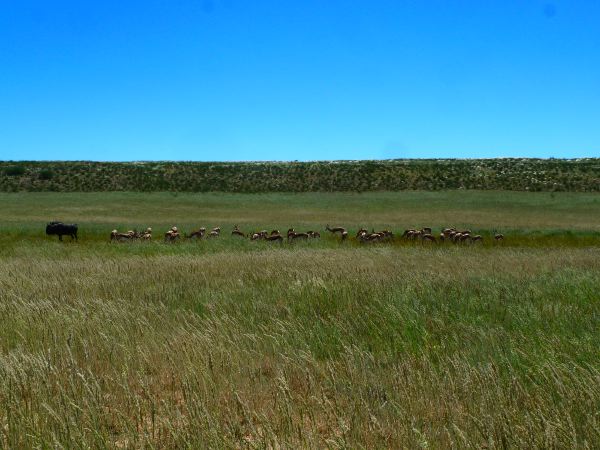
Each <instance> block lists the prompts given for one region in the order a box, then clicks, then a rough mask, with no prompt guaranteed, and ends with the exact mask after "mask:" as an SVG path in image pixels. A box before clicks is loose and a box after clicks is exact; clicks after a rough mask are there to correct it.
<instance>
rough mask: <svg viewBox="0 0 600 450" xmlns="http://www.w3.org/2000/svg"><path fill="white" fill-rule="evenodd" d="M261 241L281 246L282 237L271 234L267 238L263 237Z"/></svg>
mask: <svg viewBox="0 0 600 450" xmlns="http://www.w3.org/2000/svg"><path fill="white" fill-rule="evenodd" d="M263 239H264V240H265V241H269V242H279V243H280V244H283V236H282V235H281V234H271V235H269V236H265V237H264V238H263Z"/></svg>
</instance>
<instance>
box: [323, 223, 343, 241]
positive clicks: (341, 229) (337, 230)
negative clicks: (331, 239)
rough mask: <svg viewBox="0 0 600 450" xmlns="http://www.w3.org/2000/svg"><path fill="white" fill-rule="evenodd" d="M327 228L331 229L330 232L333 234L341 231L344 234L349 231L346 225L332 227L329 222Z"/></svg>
mask: <svg viewBox="0 0 600 450" xmlns="http://www.w3.org/2000/svg"><path fill="white" fill-rule="evenodd" d="M325 230H327V231H329V232H331V233H333V234H335V233H341V234H342V236H343V235H344V233H346V234H347V233H348V232H347V231H346V229H345V228H344V227H333V228H330V227H329V224H327V226H326V227H325ZM342 239H344V238H343V237H342Z"/></svg>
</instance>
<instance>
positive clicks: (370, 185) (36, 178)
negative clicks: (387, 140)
mask: <svg viewBox="0 0 600 450" xmlns="http://www.w3.org/2000/svg"><path fill="white" fill-rule="evenodd" d="M446 189H480V190H481V189H492V190H517V191H570V192H600V158H586V159H577V160H564V159H477V160H458V159H452V160H384V161H332V162H325V161H321V162H260V163H259V162H256V163H239V162H234V163H227V162H130V163H100V162H26V161H19V162H11V161H4V162H0V191H2V192H18V191H56V192H101V191H141V192H150V191H179V192H328V191H329V192H331V191H343V192H365V191H401V190H434V191H435V190H446Z"/></svg>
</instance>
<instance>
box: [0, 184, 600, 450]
mask: <svg viewBox="0 0 600 450" xmlns="http://www.w3.org/2000/svg"><path fill="white" fill-rule="evenodd" d="M54 218H56V219H60V220H65V221H69V222H77V223H79V226H80V242H79V243H77V244H71V243H69V242H68V238H67V241H66V242H65V243H63V244H61V243H58V242H56V240H55V238H54V239H51V238H47V237H45V236H44V235H43V229H44V224H45V222H47V221H48V220H52V219H54ZM326 223H330V224H331V225H333V224H336V225H337V224H341V225H345V226H348V227H350V228H351V229H356V228H358V227H359V226H363V225H365V226H368V227H374V228H376V229H377V228H383V227H386V228H393V229H394V230H395V231H398V230H402V229H404V228H408V227H413V226H426V225H429V226H432V227H441V226H446V225H455V226H458V227H461V226H467V227H470V228H472V229H474V230H477V231H478V232H481V233H483V234H484V235H485V236H488V237H489V235H490V234H491V233H493V232H494V231H495V230H497V231H500V232H502V233H504V234H505V235H506V236H507V239H506V242H505V243H504V244H502V245H495V244H493V243H492V242H487V243H485V244H484V245H481V246H479V245H473V246H453V245H446V246H421V245H416V244H410V243H400V242H397V243H394V244H391V245H376V246H369V247H365V246H360V245H358V244H356V243H354V242H348V243H347V245H340V243H339V242H338V241H337V240H335V239H333V238H332V237H330V236H326V235H325V234H324V233H323V239H322V240H321V241H320V242H309V243H305V244H299V245H287V244H284V245H283V246H274V245H267V244H266V243H251V242H248V241H246V240H240V239H234V238H232V237H231V236H229V231H230V227H231V226H232V225H233V224H239V225H240V227H241V228H243V229H262V228H268V229H271V228H280V229H287V227H289V226H296V227H297V228H300V229H304V228H307V229H308V228H313V229H321V230H322V228H323V227H324V225H325V224H326ZM172 225H177V226H179V227H180V228H182V229H183V230H186V231H187V230H190V229H191V228H197V227H199V226H207V227H208V226H217V225H220V226H221V227H222V228H223V231H224V236H222V237H221V238H219V239H218V240H216V241H212V242H210V241H202V242H195V243H190V242H182V243H180V244H175V245H167V244H162V243H160V242H152V243H149V244H133V245H127V244H124V245H111V244H109V243H108V242H107V241H108V233H109V232H110V230H111V229H113V228H115V227H117V228H122V229H126V228H131V227H137V228H139V229H141V228H143V227H146V226H152V227H153V228H154V229H155V230H157V231H159V230H165V229H166V228H168V227H170V226H172ZM255 244H256V245H255ZM598 286H600V199H599V198H598V195H594V194H575V193H555V194H550V193H517V192H511V193H506V192H471V191H466V192H465V191H450V192H440V193H427V192H402V193H369V194H264V195H242V194H178V195H174V194H168V193H156V194H133V193H99V194H51V193H29V194H0V447H6V448H35V447H42V448H54V447H61V446H63V447H68V448H71V447H92V448H107V447H108V448H130V447H133V448H140V447H158V448H164V447H167V448H186V447H187V448H199V447H249V448H264V447H277V446H281V447H294V448H297V447H315V448H316V447H329V448H338V447H339V448H361V447H364V448H382V447H392V448H402V447H405V448H419V447H420V448H427V447H429V448H440V447H455V448H465V447H475V448H482V447H487V448H517V447H518V448H552V447H555V448H564V447H579V448H598V447H599V446H600V413H599V412H598V411H600V332H599V331H598V330H600V295H599V289H598Z"/></svg>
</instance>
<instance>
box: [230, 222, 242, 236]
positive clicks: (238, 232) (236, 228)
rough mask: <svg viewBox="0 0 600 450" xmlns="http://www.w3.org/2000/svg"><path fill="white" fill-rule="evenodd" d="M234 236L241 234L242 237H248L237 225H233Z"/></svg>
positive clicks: (232, 233)
mask: <svg viewBox="0 0 600 450" xmlns="http://www.w3.org/2000/svg"><path fill="white" fill-rule="evenodd" d="M231 235H232V236H241V237H246V235H245V234H244V233H243V232H242V231H240V229H239V228H238V226H237V225H236V226H235V227H233V231H232V232H231Z"/></svg>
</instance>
